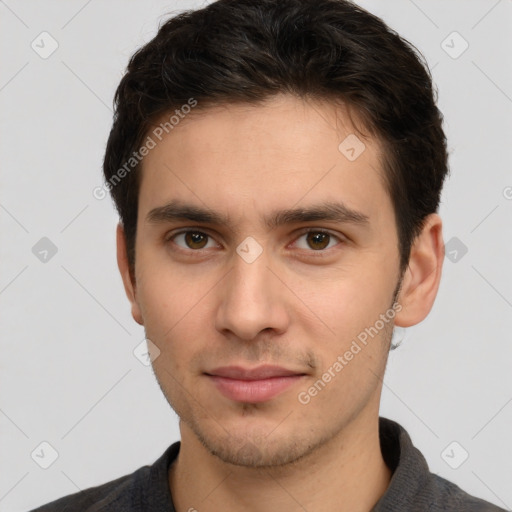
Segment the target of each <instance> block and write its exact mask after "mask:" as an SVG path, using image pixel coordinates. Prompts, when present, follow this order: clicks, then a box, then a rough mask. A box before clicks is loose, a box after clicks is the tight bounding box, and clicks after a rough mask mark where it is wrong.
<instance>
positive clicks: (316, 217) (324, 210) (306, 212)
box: [146, 200, 370, 231]
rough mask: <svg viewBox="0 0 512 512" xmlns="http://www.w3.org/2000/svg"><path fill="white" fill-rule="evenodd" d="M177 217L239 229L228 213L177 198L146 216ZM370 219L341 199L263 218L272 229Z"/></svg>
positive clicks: (153, 220) (169, 219)
mask: <svg viewBox="0 0 512 512" xmlns="http://www.w3.org/2000/svg"><path fill="white" fill-rule="evenodd" d="M177 220H186V221H191V222H197V223H201V224H210V225H217V226H221V225H225V226H228V227H229V228H230V229H231V230H233V231H236V228H235V226H233V225H232V223H231V222H230V219H229V217H228V216H226V215H224V214H222V213H219V212H215V211H212V210H209V209H207V208H202V207H198V206H195V205H192V204H186V203H183V202H181V201H177V200H174V201H171V202H169V203H167V204H165V205H163V206H158V207H156V208H153V209H152V210H151V211H150V212H149V213H148V214H147V216H146V221H147V222H149V223H154V224H159V223H165V222H172V221H177ZM369 220H370V219H369V217H368V216H367V215H365V214H364V213H362V212H358V211H356V210H353V209H351V208H348V207H347V206H346V205H345V204H343V203H341V202H332V201H327V202H324V203H321V204H316V205H312V206H308V207H306V208H291V209H284V210H276V211H274V212H271V213H270V214H269V215H268V216H266V217H265V218H264V223H265V225H266V227H267V228H268V229H270V230H272V229H276V228H277V227H279V226H283V225H288V224H296V223H301V222H312V221H334V222H338V223H343V224H345V223H349V224H355V225H361V226H367V225H369Z"/></svg>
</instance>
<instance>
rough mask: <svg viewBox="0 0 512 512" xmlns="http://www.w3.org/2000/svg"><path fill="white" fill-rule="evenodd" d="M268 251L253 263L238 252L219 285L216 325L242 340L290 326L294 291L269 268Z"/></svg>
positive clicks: (279, 332) (219, 329)
mask: <svg viewBox="0 0 512 512" xmlns="http://www.w3.org/2000/svg"><path fill="white" fill-rule="evenodd" d="M270 263H271V262H270V261H269V258H268V257H267V255H266V252H265V251H263V253H262V254H261V255H260V256H259V257H258V258H257V259H256V260H255V261H253V262H252V263H248V262H247V261H245V260H244V259H243V258H241V257H240V256H238V255H235V257H234V263H233V267H232V269H231V271H230V272H228V273H227V275H226V276H225V277H224V284H223V286H221V287H220V288H219V299H220V300H219V306H218V309H217V315H216V328H217V330H218V331H219V332H222V333H223V334H225V335H226V334H227V333H228V332H231V333H232V335H233V336H236V337H237V338H240V339H241V340H245V341H251V340H253V339H255V338H258V335H259V333H261V332H262V331H265V330H266V331H275V333H276V334H282V333H283V332H285V331H286V330H287V328H288V325H289V313H288V312H287V311H289V310H290V308H289V307H287V305H288V304H287V303H288V301H290V300H291V299H290V295H292V294H291V292H290V291H289V290H288V289H287V288H286V286H285V284H283V279H282V277H281V279H280V278H279V276H277V275H276V274H278V272H276V271H275V270H272V269H271V268H269V267H270Z"/></svg>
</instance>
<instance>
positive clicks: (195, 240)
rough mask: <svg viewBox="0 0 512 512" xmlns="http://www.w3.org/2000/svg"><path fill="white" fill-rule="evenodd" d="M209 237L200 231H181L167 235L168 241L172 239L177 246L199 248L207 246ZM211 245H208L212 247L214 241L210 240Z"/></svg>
mask: <svg viewBox="0 0 512 512" xmlns="http://www.w3.org/2000/svg"><path fill="white" fill-rule="evenodd" d="M210 239H211V237H210V236H209V235H207V234H206V233H203V232H202V231H193V230H189V231H181V232H180V233H176V234H175V235H173V236H171V237H169V241H171V240H172V241H173V242H174V243H175V244H176V245H177V246H178V247H180V248H182V249H185V250H186V249H193V250H199V249H204V248H208V247H207V244H208V242H209V241H210ZM212 243H213V245H210V247H214V246H215V243H214V242H213V240H212Z"/></svg>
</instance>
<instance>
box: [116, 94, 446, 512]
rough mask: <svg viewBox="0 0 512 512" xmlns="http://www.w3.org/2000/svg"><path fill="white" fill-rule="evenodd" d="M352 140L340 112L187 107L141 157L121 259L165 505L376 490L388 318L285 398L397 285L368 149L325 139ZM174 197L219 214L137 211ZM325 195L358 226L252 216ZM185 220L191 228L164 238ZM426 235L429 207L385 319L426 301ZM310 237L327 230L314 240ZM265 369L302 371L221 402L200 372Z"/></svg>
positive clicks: (436, 263) (431, 271)
mask: <svg viewBox="0 0 512 512" xmlns="http://www.w3.org/2000/svg"><path fill="white" fill-rule="evenodd" d="M352 133H356V132H355V130H354V127H353V126H352V125H351V123H350V120H349V118H348V116H347V112H346V111H345V110H344V109H343V108H342V107H341V106H338V107H335V106H334V105H333V104H330V103H324V102H319V101H317V102H314V103H313V102H311V101H305V100H302V99H298V98H295V97H293V96H289V95H283V96H277V97H273V98H272V99H271V100H268V101H267V102H266V103H264V104H260V105H258V106H249V105H228V106H223V107H214V108H208V109H204V110H203V111H197V112H194V113H193V114H190V115H189V116H187V118H186V119H185V120H183V121H181V122H180V124H179V125H178V126H177V127H176V128H175V129H174V130H173V131H171V132H170V133H169V134H168V135H167V136H166V137H165V138H164V139H163V140H162V142H159V143H158V145H157V146H156V147H155V148H154V149H152V150H151V151H150V153H149V154H148V155H147V156H146V157H145V159H144V161H143V167H142V181H141V187H140V193H139V206H138V208H139V209H138V224H137V238H136V262H135V272H134V275H133V276H132V275H131V274H130V272H129V266H128V262H127V258H126V248H125V238H124V232H123V228H122V226H121V225H119V226H118V230H117V249H118V264H119V269H120V272H121V275H122V277H123V282H124V286H125V290H126V293H127V296H128V298H129V300H130V302H131V307H132V315H133V318H134V319H135V320H136V321H137V322H138V323H139V324H141V325H144V328H145V331H146V336H147V338H149V339H150V340H151V341H152V343H154V344H155V345H156V346H157V347H158V349H159V351H160V353H159V355H158V357H156V358H155V359H154V361H153V368H154V372H155V375H156V377H157V380H158V383H159V385H160V387H161V389H162V391H163V393H164V395H165V397H166V398H167V400H168V402H169V404H170V405H171V406H172V407H173V409H174V410H175V411H176V412H177V414H178V415H179V417H180V433H181V449H180V453H179V456H178V459H177V461H176V462H175V463H174V464H173V465H172V466H171V468H170V470H169V485H170V488H171V492H172V495H173V501H174V504H175V507H176V510H177V511H178V512H185V511H189V510H194V509H196V510H198V511H199V512H209V511H218V510H230V511H233V512H238V511H240V512H241V511H244V512H247V511H250V512H259V511H261V512H263V511H265V512H266V511H268V510H280V511H282V512H291V511H299V510H301V511H303V510H308V511H315V512H320V511H322V512H330V511H335V510H336V511H338V512H339V511H351V512H359V511H361V512H363V511H369V510H370V509H371V508H372V506H374V505H375V503H376V502H377V501H378V500H379V498H380V497H381V496H382V495H383V494H384V492H385V491H386V488H387V487H388V485H389V481H390V478H391V471H390V470H389V468H388V467H387V466H386V464H385V463H384V460H383V458H382V454H381V451H380V445H379V435H378V414H379V402H380V396H381V391H382V378H383V376H384V371H385V367H386V362H387V357H388V352H389V344H390V340H391V334H392V332H391V331H392V322H390V323H389V324H386V326H385V328H382V329H380V330H379V332H378V334H377V335H376V336H374V337H373V338H371V339H370V341H369V342H368V344H367V345H366V346H364V348H363V349H362V350H361V351H360V352H359V353H357V355H355V356H354V357H353V358H352V359H351V360H350V361H349V362H348V364H347V365H346V366H344V367H343V369H342V371H340V372H338V373H336V376H335V377H333V378H332V379H331V380H330V382H328V383H327V384H326V385H325V387H324V388H323V389H322V390H321V391H319V392H318V393H317V394H316V395H315V396H314V397H311V400H310V401H309V402H308V403H307V404H303V403H301V402H300V401H299V400H298V394H299V393H300V392H301V391H305V390H306V391H307V390H308V389H309V388H310V387H311V386H312V385H313V384H314V383H315V382H317V381H318V379H320V378H321V377H322V375H323V374H324V373H325V372H326V371H327V369H328V368H329V367H332V365H333V363H334V362H335V361H336V360H337V357H338V356H339V355H343V354H344V353H345V352H346V351H347V350H348V349H349V348H350V346H351V343H352V341H353V340H354V339H356V337H357V335H358V334H359V333H361V332H362V331H364V329H365V328H368V327H370V326H374V325H375V323H376V320H378V319H379V315H381V314H384V313H385V312H386V311H389V310H390V308H391V307H392V305H393V299H394V298H395V297H394V292H395V291H396V290H397V287H398V285H399V282H400V277H401V274H400V271H399V252H398V235H397V230H396V224H395V217H394V210H393V206H392V203H391V200H390V197H389V195H388V193H387V190H386V188H385V184H384V180H383V177H382V174H383V171H382V170H381V165H380V162H381V158H382V155H381V149H380V145H379V142H378V140H376V139H372V138H367V139H363V138H362V136H360V139H361V140H364V144H365V146H366V147H365V150H364V151H363V152H362V154H361V155H360V156H359V157H358V158H357V159H356V160H354V161H350V160H349V159H347V158H346V156H345V155H344V154H342V153H341V152H340V151H339V150H338V145H339V144H340V142H342V141H343V140H344V139H345V137H346V136H347V135H349V134H352ZM172 200H180V201H182V202H184V203H188V204H192V205H195V206H199V207H203V208H208V209H210V210H213V211H215V212H219V213H220V214H223V215H225V216H227V218H228V219H229V221H230V223H231V224H230V225H229V226H227V225H224V224H220V225H209V224H205V223H198V222H193V221H190V220H173V221H166V222H164V221H158V222H156V221H153V222H152V221H149V220H148V218H147V216H148V213H149V212H150V211H151V210H153V209H154V208H158V207H160V206H162V205H165V204H166V203H168V202H170V201H172ZM325 201H336V202H339V201H342V202H343V203H344V204H345V205H346V206H347V207H349V208H350V209H352V210H356V211H358V212H360V213H362V214H364V215H365V216H367V219H368V221H367V222H366V223H351V222H346V221H345V222H338V221H330V220H316V221H307V222H303V221H301V222H295V223H293V224H287V225H281V226H278V227H276V228H275V229H270V228H269V227H267V226H266V225H265V223H264V222H263V219H264V217H265V216H267V215H269V214H270V213H271V212H273V211H275V210H280V209H284V208H290V209H291V208H299V207H303V208H306V207H309V206H311V205H314V204H319V203H323V202H325ZM183 228H189V229H191V230H192V231H193V232H194V230H195V231H196V232H197V231H199V232H200V233H203V235H202V236H201V234H199V235H196V238H192V239H190V238H186V237H185V235H183V234H182V235H178V236H175V237H174V238H172V237H173V235H174V234H176V233H177V231H178V230H179V229H183ZM305 228H307V229H311V231H313V233H311V234H310V235H308V234H307V233H306V234H304V233H302V232H301V230H304V229H305ZM441 228H442V222H441V219H440V218H439V216H438V215H437V214H432V215H430V216H429V217H428V218H427V220H426V223H425V227H424V229H423V231H422V232H421V234H420V235H419V236H418V237H417V238H416V240H415V242H414V245H413V247H412V251H411V256H410V261H409V266H408V267H407V269H406V270H405V272H404V274H403V276H402V277H403V279H402V283H401V285H402V286H401V289H400V293H399V295H398V297H397V298H396V300H397V303H399V305H400V306H401V308H400V312H398V313H396V316H395V318H394V321H395V324H396V325H399V326H402V327H407V326H411V325H414V324H416V323H418V322H420V321H421V320H423V319H424V318H425V317H426V315H427V314H428V312H429V311H430V309H431V307H432V304H433V301H434V299H435V296H436V293H437V290H438V286H439V281H440V277H441V266H442V262H443V256H444V251H443V242H442V232H441ZM315 229H317V230H318V229H323V230H326V231H328V232H329V233H330V234H331V235H332V236H331V237H326V238H324V239H322V238H321V235H320V239H319V238H318V236H319V235H318V234H317V235H316V238H315V233H317V231H315ZM206 235H207V236H206ZM249 236H250V237H252V238H254V239H255V240H256V241H257V243H258V244H259V246H260V247H261V249H262V253H261V254H260V255H259V257H258V258H257V259H255V261H253V262H252V263H248V262H247V261H246V260H244V258H242V257H241V256H240V255H239V253H237V251H236V249H237V247H238V246H240V244H241V243H242V242H243V241H244V240H245V239H246V237H249ZM197 237H198V238H197ZM263 363H268V364H277V365H280V366H284V367H286V368H288V369H292V370H296V371H298V372H300V373H303V374H304V375H303V376H302V377H301V378H300V379H298V381H297V382H296V383H295V384H293V385H292V386H291V387H289V388H288V389H286V390H285V391H284V392H282V393H281V394H279V395H277V396H276V397H274V398H272V399H270V400H268V401H265V402H262V403H243V402H238V401H234V400H230V399H228V398H226V397H225V396H223V395H222V394H221V393H220V392H219V391H218V390H217V388H216V387H215V386H214V385H213V383H212V382H211V379H210V378H209V377H208V376H206V375H205V372H207V371H208V370H212V369H214V368H216V367H219V366H227V365H240V366H244V367H250V368H253V367H255V366H259V365H260V364H263Z"/></svg>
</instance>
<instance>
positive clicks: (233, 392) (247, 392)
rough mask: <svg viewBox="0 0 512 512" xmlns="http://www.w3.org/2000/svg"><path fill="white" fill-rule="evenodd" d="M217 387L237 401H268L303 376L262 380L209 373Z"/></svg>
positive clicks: (227, 396) (226, 395)
mask: <svg viewBox="0 0 512 512" xmlns="http://www.w3.org/2000/svg"><path fill="white" fill-rule="evenodd" d="M209 377H210V378H211V379H212V380H213V382H214V383H215V385H216V386H217V389H218V390H219V391H220V392H221V393H222V394H223V395H224V396H225V397H226V398H229V399H230V400H234V401H236V402H250V403H259V402H266V401H267V400H270V399H271V398H273V397H275V396H277V395H278V394H279V393H282V392H283V391H284V390H286V389H288V388H289V387H290V386H292V385H293V384H295V383H296V382H298V381H299V379H301V378H302V375H290V376H288V377H272V378H269V379H261V380H238V379H228V378H226V377H219V376H217V375H209Z"/></svg>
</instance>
